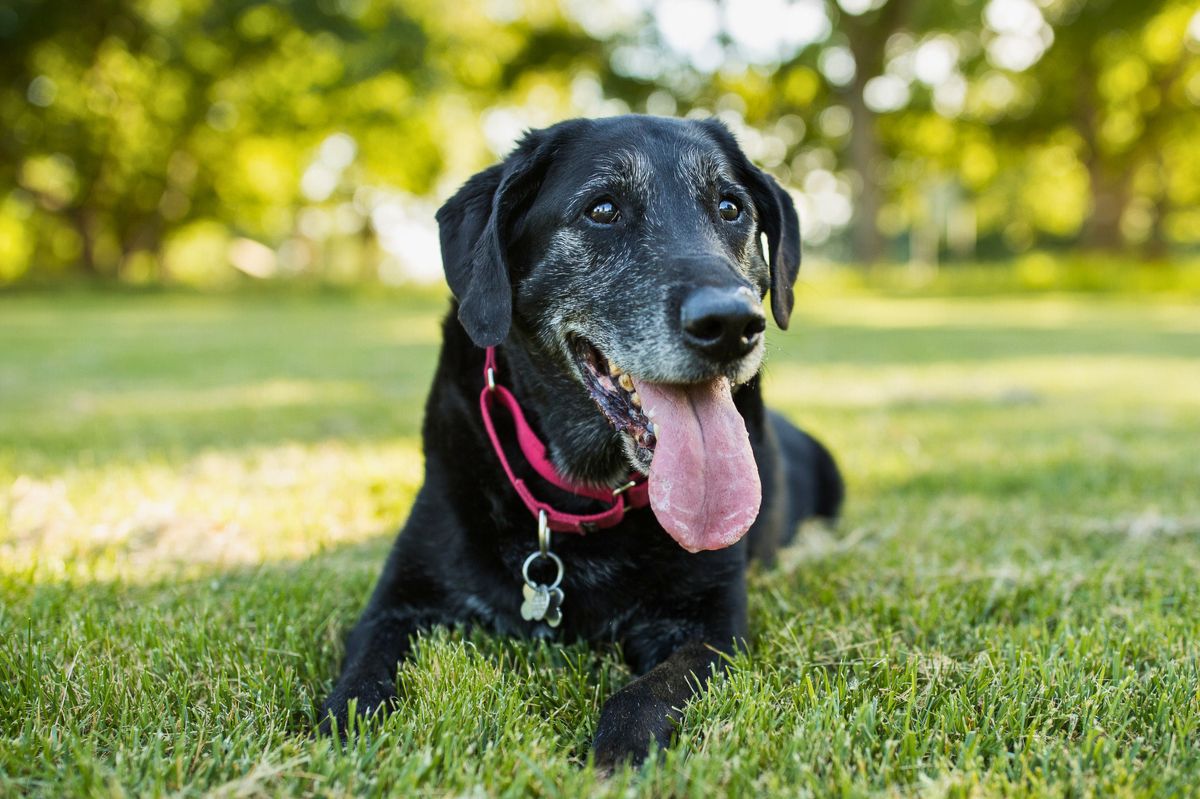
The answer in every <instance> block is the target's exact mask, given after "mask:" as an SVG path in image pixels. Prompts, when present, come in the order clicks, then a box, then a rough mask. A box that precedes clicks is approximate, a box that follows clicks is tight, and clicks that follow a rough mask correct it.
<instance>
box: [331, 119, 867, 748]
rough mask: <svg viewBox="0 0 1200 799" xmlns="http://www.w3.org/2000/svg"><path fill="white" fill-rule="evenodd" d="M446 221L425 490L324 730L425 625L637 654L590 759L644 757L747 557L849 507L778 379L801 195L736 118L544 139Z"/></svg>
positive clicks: (368, 694) (495, 172)
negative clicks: (772, 385)
mask: <svg viewBox="0 0 1200 799" xmlns="http://www.w3.org/2000/svg"><path fill="white" fill-rule="evenodd" d="M437 221H438V226H439V234H440V240H441V248H442V260H443V264H444V267H445V272H446V279H447V282H448V283H449V286H450V289H451V293H452V294H453V299H452V301H451V308H450V313H449V314H448V315H447V317H446V319H445V321H444V323H443V329H442V335H443V346H442V350H441V354H440V358H439V361H438V365H437V370H436V374H435V376H434V379H433V386H432V389H431V391H430V393H429V399H428V402H427V404H426V406H425V418H424V425H423V439H424V447H425V482H424V484H423V486H422V488H421V489H420V491H419V492H418V494H417V497H416V499H415V501H414V504H413V508H412V511H411V515H410V516H409V519H408V521H407V523H406V525H405V526H404V528H403V530H402V531H401V534H400V535H399V537H398V538H397V539H396V542H395V544H394V546H393V548H392V550H391V553H390V554H389V556H388V559H387V563H386V565H385V567H384V570H383V573H382V576H381V577H380V578H379V582H378V584H377V585H376V587H375V590H374V593H373V594H372V596H371V598H370V600H369V602H368V604H367V607H366V610H365V611H364V612H363V615H362V617H361V619H360V620H359V621H358V623H357V625H356V626H355V627H354V629H353V631H352V632H351V633H350V636H349V639H348V643H347V647H346V656H345V661H344V664H343V667H342V672H341V676H340V677H339V678H338V680H337V683H336V684H335V686H334V688H333V690H332V692H331V694H330V695H329V698H328V699H327V700H326V701H325V703H324V705H323V707H322V708H321V710H320V714H319V715H320V718H321V726H320V731H322V732H325V733H334V734H344V733H345V731H346V730H347V726H348V724H349V722H350V714H351V713H352V712H357V713H358V714H362V715H367V714H371V713H374V712H376V711H378V710H380V709H381V708H385V707H389V706H391V705H393V704H394V702H395V700H396V699H397V696H396V687H395V686H396V682H395V680H396V671H397V669H398V667H399V665H398V664H400V663H401V662H402V661H403V660H404V659H405V657H406V656H407V655H408V654H409V652H410V649H411V647H412V646H413V643H414V638H415V637H416V636H417V635H418V634H419V633H420V632H422V631H424V630H428V629H429V628H430V627H433V626H435V625H464V626H480V627H483V628H486V629H488V630H491V631H494V632H496V633H500V634H503V635H518V636H521V635H523V636H530V637H534V638H552V639H557V640H586V641H589V642H597V643H600V642H617V643H620V645H621V647H622V652H623V654H624V656H625V658H626V660H627V662H628V664H629V666H630V668H631V670H632V671H633V673H634V674H636V675H639V676H637V677H636V679H634V680H632V681H631V682H630V683H629V684H628V685H626V686H624V687H623V688H622V689H621V690H619V691H617V692H616V693H615V694H614V695H613V696H612V697H610V698H609V699H608V701H607V702H605V704H604V706H603V708H602V710H601V712H600V718H599V721H598V724H597V729H596V733H595V737H594V739H593V744H592V749H593V752H594V760H595V763H596V765H597V767H599V768H604V769H611V768H612V767H613V766H615V765H617V764H619V763H622V762H629V763H638V762H641V761H642V760H644V759H645V758H646V756H647V754H648V752H649V751H650V748H651V746H657V747H659V748H662V747H666V746H668V745H669V743H670V740H671V737H672V734H673V731H674V729H675V726H676V724H677V722H678V720H679V718H680V717H681V713H682V711H681V708H682V707H683V706H684V705H685V704H686V703H687V701H688V700H689V698H691V697H692V696H693V695H694V694H695V693H696V692H697V691H700V690H702V689H703V688H704V686H705V685H706V684H707V682H708V681H709V679H710V678H711V677H712V676H713V675H714V674H716V673H719V672H720V671H721V670H722V669H723V668H724V666H725V664H726V662H727V660H728V658H729V656H730V655H731V654H733V653H734V652H735V651H736V650H738V649H739V648H740V647H742V646H744V641H745V637H746V634H747V631H746V603H747V596H746V577H745V574H746V568H747V563H748V561H749V559H751V558H759V559H762V560H764V561H768V562H769V561H770V560H771V559H772V557H773V555H774V553H775V551H776V549H777V548H778V547H779V546H781V545H782V544H784V543H786V542H787V540H788V539H789V538H790V537H791V535H792V534H793V532H794V531H795V530H796V528H797V526H798V525H799V524H800V523H801V522H803V521H804V520H806V519H810V518H813V517H824V518H826V519H834V518H836V517H837V516H838V514H839V511H840V508H841V505H842V501H843V494H844V489H843V482H842V477H841V475H840V473H839V471H838V467H837V465H836V464H835V462H834V459H833V458H832V457H831V455H830V454H829V452H828V451H827V450H826V449H825V447H823V446H822V445H821V444H819V443H818V442H817V441H816V440H815V439H814V438H812V437H810V436H809V435H808V434H806V433H804V432H802V431H800V430H799V429H797V428H796V427H794V426H792V425H791V424H790V423H789V422H788V421H786V420H785V419H784V418H783V417H782V416H780V415H778V414H776V413H774V412H771V411H768V410H767V409H766V408H765V407H764V404H763V398H762V390H761V387H760V375H759V372H760V368H761V365H762V361H763V353H764V347H765V344H764V337H765V333H766V324H767V323H766V315H765V312H764V308H763V301H764V299H765V298H766V296H767V295H768V294H769V295H770V308H771V312H772V314H773V316H774V319H775V322H776V323H777V325H778V326H779V327H780V328H781V329H786V328H787V326H788V320H789V317H790V316H791V312H792V305H793V295H792V287H793V285H794V283H795V280H796V275H797V272H798V271H799V267H800V228H799V220H798V218H797V214H796V210H795V207H794V205H793V203H792V201H791V199H790V198H789V197H788V195H787V193H786V192H785V191H784V190H783V189H782V188H781V187H780V186H779V185H778V184H777V183H776V182H775V180H774V179H772V178H771V177H769V176H768V175H767V174H765V173H764V172H762V171H761V170H759V169H758V168H756V167H755V166H754V165H753V164H751V163H750V161H749V160H748V159H747V157H746V156H745V155H744V154H743V152H742V151H741V149H740V148H739V147H738V145H737V143H736V140H735V139H734V137H733V135H732V134H731V133H730V132H729V131H728V129H727V128H726V127H725V126H724V125H723V124H722V123H720V122H719V121H715V120H706V121H695V120H678V119H669V118H660V117H651V116H641V115H627V116H620V117H612V118H606V119H595V120H588V119H577V120H569V121H565V122H561V123H559V124H556V125H554V126H552V127H549V128H546V129H543V130H535V131H530V132H528V133H527V134H526V135H525V136H524V138H523V139H522V140H521V141H520V143H519V144H518V145H517V146H516V148H515V150H514V151H513V152H512V154H511V155H509V156H508V157H507V158H506V159H505V160H504V161H503V162H502V163H500V164H498V165H496V166H493V167H491V168H490V169H487V170H485V171H483V172H481V173H479V174H478V175H475V176H474V177H473V178H471V179H470V180H468V181H467V183H466V184H465V185H463V186H462V188H461V189H459V191H458V192H457V193H456V194H455V195H454V196H453V197H451V198H450V199H449V200H448V201H447V202H446V204H445V205H444V206H443V207H442V208H441V209H440V210H439V211H438V213H437ZM764 236H765V238H766V243H767V247H766V252H764V250H763V245H762V238H763V237H764ZM647 506H648V507H647ZM352 706H353V708H354V710H353V711H352V709H351V708H352Z"/></svg>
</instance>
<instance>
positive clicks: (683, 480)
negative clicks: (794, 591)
mask: <svg viewBox="0 0 1200 799" xmlns="http://www.w3.org/2000/svg"><path fill="white" fill-rule="evenodd" d="M636 388H637V392H638V395H639V396H640V397H641V399H642V405H643V407H644V408H645V409H646V411H647V413H649V414H650V415H651V418H652V419H653V420H654V436H655V438H656V439H657V440H658V443H657V444H656V445H655V447H654V460H652V461H651V463H650V507H651V508H652V509H653V510H654V515H655V516H656V517H658V521H659V523H660V524H661V525H662V526H663V527H664V528H666V531H667V532H668V533H670V534H671V537H672V538H674V539H675V540H676V541H678V542H679V545H680V546H681V547H683V548H684V549H686V550H687V551H689V552H699V551H700V550H702V549H721V548H722V547H727V546H730V545H731V544H734V543H736V542H737V541H738V539H740V538H741V537H742V536H743V535H745V533H746V531H747V530H749V529H750V525H751V524H752V523H753V522H754V519H755V518H756V517H757V516H758V506H759V504H760V503H761V502H762V486H761V485H760V484H759V481H758V467H757V466H756V465H755V463H754V453H753V452H752V451H751V450H750V436H749V434H747V433H746V424H745V422H743V421H742V416H741V414H739V413H738V412H737V408H735V407H734V405H733V395H732V394H731V393H730V388H729V381H728V380H727V379H725V378H724V377H720V378H717V379H716V380H713V381H712V382H710V383H702V384H699V385H691V386H673V385H666V384H661V383H644V382H638V383H637V384H636Z"/></svg>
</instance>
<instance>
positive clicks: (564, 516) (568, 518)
mask: <svg viewBox="0 0 1200 799" xmlns="http://www.w3.org/2000/svg"><path fill="white" fill-rule="evenodd" d="M496 372H497V369H496V348H495V347H488V348H487V356H486V357H485V358H484V365H483V380H484V385H483V391H482V392H481V393H480V395H479V410H480V412H481V413H482V414H483V426H484V427H485V428H487V434H488V438H490V439H491V440H492V448H493V449H494V450H496V456H497V457H498V458H499V459H500V465H501V466H503V467H504V473H505V474H507V475H508V481H509V482H510V483H512V486H513V488H514V489H516V491H517V494H518V495H519V496H520V497H521V501H522V502H524V503H525V507H527V508H529V512H530V513H532V514H533V517H534V518H535V519H536V518H538V516H539V515H540V514H541V513H542V512H545V514H546V520H547V522H548V523H549V525H550V529H551V530H554V531H555V532H559V533H588V532H591V531H592V530H596V529H604V528H606V527H613V526H615V525H617V524H620V523H621V520H622V519H624V518H625V511H626V509H632V508H644V507H646V505H648V504H650V489H649V486H648V485H647V482H646V478H645V477H644V476H642V475H640V474H632V475H630V478H629V482H627V483H626V484H625V485H623V486H621V487H620V488H617V489H605V488H593V487H591V486H586V485H582V484H580V483H574V482H572V481H570V480H567V479H566V478H565V477H563V476H562V475H561V474H559V473H558V470H557V469H555V468H554V464H552V463H551V462H550V458H549V457H547V455H546V445H545V444H543V443H542V442H541V440H540V439H539V438H538V437H537V434H536V433H534V432H533V428H532V427H530V426H529V422H527V421H526V420H525V414H524V413H522V412H521V405H520V404H519V403H518V402H517V398H516V397H514V396H513V394H512V392H511V391H509V390H508V389H507V388H505V387H504V386H502V385H500V384H499V383H498V382H497V381H496ZM497 403H498V404H499V405H502V406H504V407H505V408H506V409H507V410H508V413H509V415H510V416H511V417H512V421H513V426H514V427H515V428H516V430H517V443H518V444H519V445H520V446H521V452H522V453H523V454H524V455H525V460H527V461H529V465H530V466H532V467H533V470H534V471H536V472H537V473H538V474H539V475H541V477H542V479H544V480H546V482H548V483H551V484H552V485H554V486H557V487H558V488H561V489H562V490H563V491H568V492H570V493H572V494H577V495H579V496H581V497H587V498H589V499H595V500H598V501H600V502H609V503H611V507H609V508H608V509H607V510H603V511H600V512H599V513H591V514H584V515H580V514H575V513H567V512H565V511H560V510H555V509H554V508H553V507H551V506H550V505H549V504H547V503H545V502H543V501H541V500H540V499H538V498H537V497H535V496H534V495H533V492H531V491H530V490H529V486H527V485H526V484H525V481H524V480H522V479H520V478H519V477H517V475H516V474H515V473H514V472H513V469H512V465H511V464H509V462H508V457H507V456H506V455H505V454H504V447H502V446H501V445H500V436H499V435H497V433H496V426H495V424H494V423H493V422H492V411H493V408H494V407H495V405H496V404H497Z"/></svg>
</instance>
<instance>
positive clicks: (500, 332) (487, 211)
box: [437, 133, 547, 347]
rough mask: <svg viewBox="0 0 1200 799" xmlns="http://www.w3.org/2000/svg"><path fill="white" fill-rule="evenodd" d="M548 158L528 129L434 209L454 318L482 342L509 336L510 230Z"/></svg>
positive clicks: (488, 344)
mask: <svg viewBox="0 0 1200 799" xmlns="http://www.w3.org/2000/svg"><path fill="white" fill-rule="evenodd" d="M546 160H547V157H546V154H545V148H544V147H543V146H542V141H541V136H540V135H538V134H536V133H531V134H528V135H526V137H525V138H524V139H523V140H522V141H521V143H520V144H519V145H518V146H517V149H516V150H515V151H514V152H513V153H512V155H510V156H509V157H508V158H507V159H505V161H504V162H503V163H501V164H497V165H496V166H493V167H491V168H490V169H486V170H484V171H483V172H480V173H479V174H478V175H476V176H475V177H473V178H471V179H470V180H468V181H467V182H466V183H465V184H464V185H463V187H462V188H461V189H459V190H458V192H457V193H455V195H454V196H453V197H451V198H450V199H449V200H447V201H446V204H445V205H443V206H442V207H441V208H440V209H439V210H438V212H437V222H438V235H439V238H440V239H441V244H442V266H443V268H444V269H445V270H446V282H447V283H449V284H450V291H451V292H453V293H454V296H455V297H456V298H457V299H458V319H459V321H460V322H462V326H463V328H465V329H466V331H467V335H469V336H470V337H471V340H472V341H474V342H475V343H476V344H477V345H478V346H480V347H492V346H495V345H497V344H499V343H500V342H502V341H504V339H505V338H507V337H508V330H509V328H510V327H511V326H512V283H511V281H510V279H509V269H508V256H507V250H508V236H509V233H510V231H511V230H512V227H513V224H514V222H515V219H516V216H517V214H518V213H519V211H520V210H521V209H522V208H524V207H525V206H526V205H527V203H528V201H529V199H531V198H532V197H533V195H534V194H536V192H537V186H538V183H539V182H540V178H541V175H542V173H543V172H544V171H545V161H546Z"/></svg>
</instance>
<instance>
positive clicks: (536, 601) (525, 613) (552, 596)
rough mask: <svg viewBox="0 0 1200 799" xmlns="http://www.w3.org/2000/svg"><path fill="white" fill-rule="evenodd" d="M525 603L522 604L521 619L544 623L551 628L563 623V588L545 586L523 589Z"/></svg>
mask: <svg viewBox="0 0 1200 799" xmlns="http://www.w3.org/2000/svg"><path fill="white" fill-rule="evenodd" d="M521 592H522V593H523V594H524V595H525V601H524V602H522V603H521V618H523V619H525V621H544V622H546V624H549V625H550V626H551V627H557V626H558V625H559V623H560V622H561V621H562V601H563V592H562V589H561V588H547V587H546V586H544V585H530V584H529V583H526V584H525V585H524V586H522V587H521Z"/></svg>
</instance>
